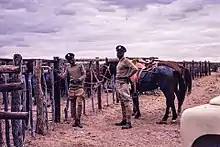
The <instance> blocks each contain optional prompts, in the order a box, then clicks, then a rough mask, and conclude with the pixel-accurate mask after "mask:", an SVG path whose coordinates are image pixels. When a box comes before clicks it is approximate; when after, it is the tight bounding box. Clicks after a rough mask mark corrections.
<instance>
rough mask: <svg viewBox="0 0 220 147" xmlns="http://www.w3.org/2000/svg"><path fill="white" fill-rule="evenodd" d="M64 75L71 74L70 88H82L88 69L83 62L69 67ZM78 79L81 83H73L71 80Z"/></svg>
mask: <svg viewBox="0 0 220 147" xmlns="http://www.w3.org/2000/svg"><path fill="white" fill-rule="evenodd" d="M64 75H65V76H68V75H69V78H70V79H69V80H70V88H82V87H83V81H84V80H85V78H86V70H85V67H84V65H83V64H76V65H75V66H70V67H67V69H66V71H65V73H64ZM76 79H79V80H80V81H81V83H79V84H74V85H73V84H72V83H71V81H73V80H76Z"/></svg>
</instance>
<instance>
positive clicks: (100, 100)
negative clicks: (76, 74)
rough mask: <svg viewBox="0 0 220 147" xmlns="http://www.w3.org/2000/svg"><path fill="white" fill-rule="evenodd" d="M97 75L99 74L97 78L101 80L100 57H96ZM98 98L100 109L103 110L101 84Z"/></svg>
mask: <svg viewBox="0 0 220 147" xmlns="http://www.w3.org/2000/svg"><path fill="white" fill-rule="evenodd" d="M96 73H97V78H98V79H99V80H100V65H99V57H96ZM97 97H98V108H99V109H102V92H101V85H100V84H99V86H98V92H97Z"/></svg>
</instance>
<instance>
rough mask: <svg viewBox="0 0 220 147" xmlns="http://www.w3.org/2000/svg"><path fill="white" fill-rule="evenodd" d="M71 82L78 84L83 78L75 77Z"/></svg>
mask: <svg viewBox="0 0 220 147" xmlns="http://www.w3.org/2000/svg"><path fill="white" fill-rule="evenodd" d="M71 82H72V83H73V84H78V83H80V82H81V80H80V79H74V80H71Z"/></svg>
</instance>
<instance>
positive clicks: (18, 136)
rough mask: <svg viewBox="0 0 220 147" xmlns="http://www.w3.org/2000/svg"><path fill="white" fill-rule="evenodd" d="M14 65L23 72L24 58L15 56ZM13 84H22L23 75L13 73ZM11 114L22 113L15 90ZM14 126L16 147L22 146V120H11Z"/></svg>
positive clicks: (13, 133) (17, 92)
mask: <svg viewBox="0 0 220 147" xmlns="http://www.w3.org/2000/svg"><path fill="white" fill-rule="evenodd" d="M13 65H14V66H19V67H20V70H21V65H22V56H21V55H20V54H14V57H13ZM11 82H15V83H16V82H21V73H19V74H16V73H13V74H12V77H11ZM11 96H12V98H11V112H20V105H21V97H20V94H19V91H18V90H14V91H12V92H11ZM11 124H12V135H13V141H14V146H16V147H17V146H19V147H20V146H22V145H23V136H22V123H21V120H15V119H12V120H11Z"/></svg>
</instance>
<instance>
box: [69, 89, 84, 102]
mask: <svg viewBox="0 0 220 147" xmlns="http://www.w3.org/2000/svg"><path fill="white" fill-rule="evenodd" d="M84 94H85V93H84V90H83V88H79V89H77V90H75V89H74V90H73V89H71V88H70V89H69V98H70V100H72V99H75V98H76V100H77V103H78V105H79V104H80V105H82V102H83V100H84Z"/></svg>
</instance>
